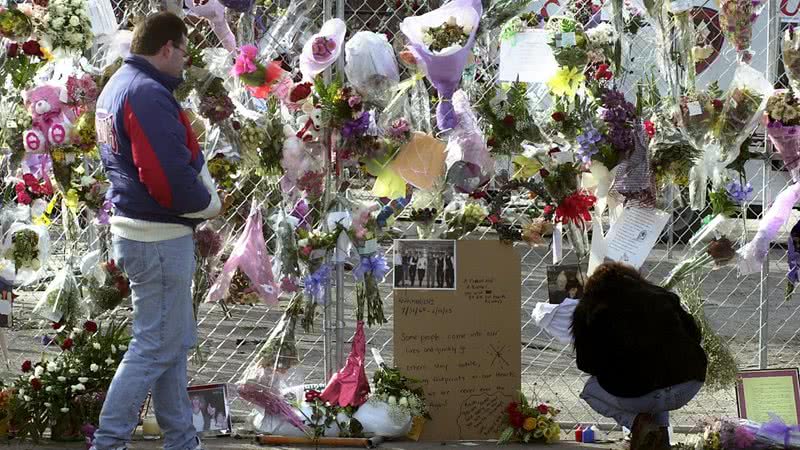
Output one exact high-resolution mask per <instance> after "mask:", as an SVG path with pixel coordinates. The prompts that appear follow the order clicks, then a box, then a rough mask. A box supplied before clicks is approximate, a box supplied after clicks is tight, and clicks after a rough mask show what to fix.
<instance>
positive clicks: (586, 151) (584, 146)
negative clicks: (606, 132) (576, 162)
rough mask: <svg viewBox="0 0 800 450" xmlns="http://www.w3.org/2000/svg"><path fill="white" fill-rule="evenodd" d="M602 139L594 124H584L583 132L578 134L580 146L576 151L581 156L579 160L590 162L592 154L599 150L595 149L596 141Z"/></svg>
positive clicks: (585, 162)
mask: <svg viewBox="0 0 800 450" xmlns="http://www.w3.org/2000/svg"><path fill="white" fill-rule="evenodd" d="M602 140H603V136H601V135H600V132H599V131H597V128H595V127H594V125H592V124H591V123H587V124H586V125H585V126H584V130H583V133H581V134H580V135H579V136H578V145H579V146H580V147H579V148H578V152H577V153H578V156H579V157H580V158H581V162H583V163H584V164H589V163H590V162H592V156H593V155H595V154H596V153H597V152H598V151H599V150H598V149H597V143H598V142H600V141H602Z"/></svg>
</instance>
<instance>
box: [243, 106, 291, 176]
mask: <svg viewBox="0 0 800 450" xmlns="http://www.w3.org/2000/svg"><path fill="white" fill-rule="evenodd" d="M279 106H280V105H279V104H278V101H277V100H275V99H274V98H269V99H267V111H266V112H265V113H264V115H263V116H261V117H260V118H259V119H258V120H247V121H245V122H244V124H243V125H242V129H241V130H240V131H239V139H240V142H241V144H242V150H243V151H242V157H243V158H244V159H245V161H249V162H251V163H254V164H255V165H256V167H257V169H256V171H257V173H259V174H261V175H276V174H279V173H280V171H281V157H282V156H283V154H282V150H283V141H284V139H285V135H284V130H283V121H282V120H281V116H280V108H279Z"/></svg>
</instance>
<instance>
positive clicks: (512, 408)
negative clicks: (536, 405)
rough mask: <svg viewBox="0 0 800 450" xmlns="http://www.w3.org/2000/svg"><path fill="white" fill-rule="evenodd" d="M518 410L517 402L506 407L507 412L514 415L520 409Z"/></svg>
mask: <svg viewBox="0 0 800 450" xmlns="http://www.w3.org/2000/svg"><path fill="white" fill-rule="evenodd" d="M518 408H519V403H517V402H511V403H509V404H508V406H507V407H506V411H507V412H508V413H509V414H512V413H514V412H515V411H517V409H518Z"/></svg>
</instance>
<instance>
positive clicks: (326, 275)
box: [304, 264, 331, 305]
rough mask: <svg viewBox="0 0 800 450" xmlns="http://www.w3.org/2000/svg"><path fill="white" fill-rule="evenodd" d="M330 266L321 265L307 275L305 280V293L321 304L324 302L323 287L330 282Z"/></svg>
mask: <svg viewBox="0 0 800 450" xmlns="http://www.w3.org/2000/svg"><path fill="white" fill-rule="evenodd" d="M330 278H331V268H330V266H328V265H327V264H326V265H323V266H322V267H320V268H319V269H317V271H316V272H314V273H312V274H311V275H308V276H307V277H306V278H305V280H304V284H305V294H306V295H307V296H309V297H311V298H312V299H314V301H315V302H317V303H318V304H320V305H322V304H324V303H325V287H327V286H328V283H330Z"/></svg>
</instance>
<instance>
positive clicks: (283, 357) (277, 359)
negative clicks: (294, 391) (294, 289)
mask: <svg viewBox="0 0 800 450" xmlns="http://www.w3.org/2000/svg"><path fill="white" fill-rule="evenodd" d="M301 305H302V299H301V298H300V297H299V296H296V297H294V298H293V299H292V301H291V302H290V303H289V305H288V306H287V307H286V311H284V313H283V316H281V319H280V320H279V321H278V323H277V324H276V325H275V328H273V329H272V332H271V333H270V334H269V337H268V338H267V342H265V343H264V346H263V347H261V350H260V351H259V352H258V357H257V358H256V361H255V362H254V363H253V364H254V365H256V366H258V369H264V371H263V372H262V371H260V370H256V369H254V370H256V373H259V374H262V373H272V372H270V371H274V372H276V373H285V372H286V371H288V370H289V369H291V368H292V367H294V366H296V365H297V364H298V363H299V362H300V358H299V357H298V352H297V341H296V339H295V329H296V328H297V318H298V316H299V313H300V310H301ZM271 383H272V380H271V381H270V384H271Z"/></svg>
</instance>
